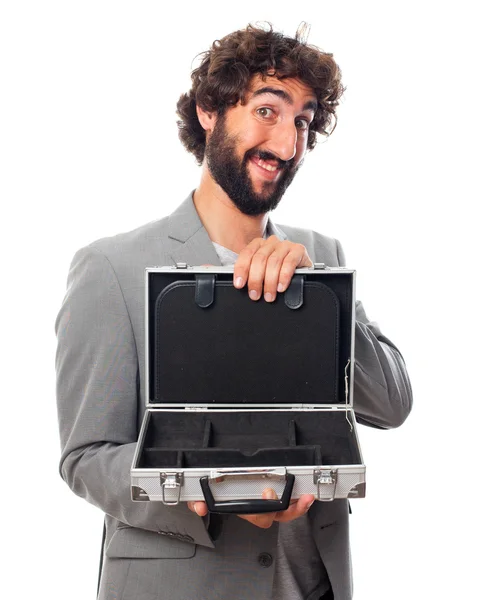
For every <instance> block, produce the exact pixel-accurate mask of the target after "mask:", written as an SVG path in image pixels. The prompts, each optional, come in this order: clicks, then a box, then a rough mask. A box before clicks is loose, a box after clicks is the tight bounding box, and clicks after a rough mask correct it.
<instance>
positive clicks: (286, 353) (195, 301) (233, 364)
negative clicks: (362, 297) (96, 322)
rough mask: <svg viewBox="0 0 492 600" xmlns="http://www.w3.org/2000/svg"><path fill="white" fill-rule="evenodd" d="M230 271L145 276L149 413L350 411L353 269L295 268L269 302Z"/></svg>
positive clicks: (181, 270)
mask: <svg viewBox="0 0 492 600" xmlns="http://www.w3.org/2000/svg"><path fill="white" fill-rule="evenodd" d="M233 272H234V271H233V267H232V266H231V267H216V266H214V267H189V266H187V265H178V266H172V267H152V268H148V269H146V286H145V289H146V301H145V304H146V318H145V322H146V401H147V406H149V407H150V406H152V407H174V408H179V407H188V408H193V407H197V408H198V407H210V408H219V407H227V408H231V409H233V408H238V409H239V408H245V407H256V408H288V407H292V408H299V407H307V408H310V407H313V408H315V407H333V408H352V405H353V402H352V388H353V349H354V348H353V346H354V325H355V311H354V304H355V300H354V297H355V291H354V287H355V271H354V270H352V269H346V268H326V267H324V265H322V266H319V265H318V266H317V268H311V269H297V270H296V273H295V275H294V277H293V279H292V282H291V285H290V286H289V288H288V289H287V290H286V291H285V292H284V293H279V294H277V297H276V300H275V301H274V302H273V303H269V302H266V301H265V300H264V299H263V298H261V299H260V300H258V301H253V300H251V299H250V298H249V296H248V290H247V287H246V288H243V289H241V290H238V289H236V288H235V287H234V286H233V281H232V280H233Z"/></svg>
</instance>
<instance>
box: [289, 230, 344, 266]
mask: <svg viewBox="0 0 492 600" xmlns="http://www.w3.org/2000/svg"><path fill="white" fill-rule="evenodd" d="M278 227H279V229H281V230H282V231H283V232H284V233H285V235H286V236H287V239H288V240H290V241H291V242H296V243H297V244H302V245H303V246H305V247H306V250H307V252H308V254H309V257H310V258H311V260H312V261H313V262H323V263H325V264H326V265H327V266H329V267H338V266H344V257H343V250H342V245H341V244H340V242H339V241H338V240H337V239H336V238H333V237H329V236H327V235H324V234H322V233H319V232H318V231H313V230H312V229H303V228H301V227H291V226H290V225H280V224H279V225H278Z"/></svg>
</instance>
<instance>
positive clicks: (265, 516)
mask: <svg viewBox="0 0 492 600" xmlns="http://www.w3.org/2000/svg"><path fill="white" fill-rule="evenodd" d="M261 497H262V498H263V500H278V496H277V494H276V493H275V490H272V489H271V488H267V489H266V490H264V491H263V493H262V495H261ZM277 514H278V513H277V512H271V513H262V514H259V515H238V516H239V517H241V518H242V519H244V520H246V521H249V522H250V523H252V524H253V525H256V527H261V528H262V529H268V528H269V527H271V526H272V524H273V522H274V521H275V517H276V516H277Z"/></svg>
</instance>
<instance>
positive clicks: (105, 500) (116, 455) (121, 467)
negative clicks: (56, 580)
mask: <svg viewBox="0 0 492 600" xmlns="http://www.w3.org/2000/svg"><path fill="white" fill-rule="evenodd" d="M55 331H56V335H57V339H58V345H57V351H56V394H57V405H58V419H59V427H60V438H61V447H62V456H61V461H60V474H61V476H62V477H63V479H64V480H65V481H66V483H67V484H68V485H69V487H70V488H71V489H72V490H73V491H74V492H75V493H76V494H77V495H79V496H81V497H82V498H85V499H86V500H88V501H89V502H90V503H92V504H94V505H95V506H98V507H99V508H101V509H102V510H103V511H104V512H106V513H107V514H109V515H111V516H113V517H115V518H116V519H118V520H119V521H122V522H123V523H125V524H127V525H130V526H133V527H139V528H142V529H147V530H150V531H163V532H164V531H178V532H180V533H182V534H183V535H187V536H189V537H190V538H192V539H193V541H194V542H195V543H198V544H203V545H205V546H209V547H213V546H214V544H213V542H212V541H211V539H210V536H209V535H208V533H207V530H206V527H205V524H206V521H205V520H203V519H202V518H201V517H199V516H198V515H195V514H193V513H192V512H191V511H190V510H189V509H188V508H187V505H186V503H181V504H179V505H178V506H173V507H168V506H164V505H163V504H161V503H160V502H133V500H132V499H131V495H130V489H131V488H130V469H131V463H132V459H133V455H134V453H135V449H136V441H137V437H138V431H137V428H138V403H139V402H138V398H139V383H138V381H139V369H138V359H137V349H136V343H135V338H134V333H133V329H132V325H131V322H130V318H129V314H128V311H127V307H126V304H125V300H124V297H123V295H122V292H121V288H120V285H119V282H118V279H117V277H116V275H115V272H114V270H113V268H112V265H111V263H110V262H109V260H108V259H107V257H106V256H105V255H104V254H103V253H102V252H100V251H99V250H97V249H96V248H93V247H90V246H88V247H86V248H82V249H81V250H79V251H78V252H77V253H76V254H75V256H74V258H73V260H72V263H71V266H70V271H69V275H68V283H67V292H66V294H65V298H64V300H63V303H62V306H61V309H60V311H59V313H58V316H57V318H56V323H55Z"/></svg>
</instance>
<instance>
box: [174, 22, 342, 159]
mask: <svg viewBox="0 0 492 600" xmlns="http://www.w3.org/2000/svg"><path fill="white" fill-rule="evenodd" d="M267 24H268V25H269V30H266V29H262V28H259V27H255V26H253V25H251V24H250V25H248V26H247V27H246V29H241V30H239V31H234V32H233V33H230V34H229V35H226V36H225V37H223V38H222V39H221V40H215V42H214V43H213V44H212V47H211V48H210V50H208V51H206V52H202V53H201V54H199V55H198V56H201V57H202V61H201V63H200V65H199V66H198V67H197V68H196V69H194V70H193V71H192V73H191V80H192V86H191V89H190V91H189V92H188V93H186V94H182V95H181V96H180V98H179V101H178V103H177V113H178V116H179V117H180V118H179V120H178V122H177V123H178V130H179V139H180V140H181V142H182V144H183V145H184V146H185V148H186V149H187V150H188V152H191V153H192V154H193V155H194V156H195V158H196V160H197V163H198V164H199V165H201V164H202V162H203V158H204V154H205V141H206V138H205V131H204V129H203V128H202V126H201V125H200V122H199V120H198V117H197V114H196V105H197V104H198V105H199V106H200V107H201V108H203V110H205V111H209V112H217V114H218V115H219V116H220V115H223V114H224V113H225V111H226V109H227V108H228V107H231V106H235V105H236V104H237V103H238V102H241V104H243V105H244V104H245V103H246V101H245V97H246V93H247V91H248V85H249V83H250V80H251V78H252V76H253V75H255V74H256V73H259V74H260V75H261V77H262V78H263V79H264V80H265V79H266V77H267V75H274V76H275V77H277V78H278V79H286V78H288V77H293V78H297V79H299V80H300V81H302V82H303V83H304V84H306V85H308V86H309V87H311V88H312V90H313V91H314V93H315V95H316V97H317V101H318V108H317V110H316V113H315V115H314V119H313V121H312V123H311V125H310V127H309V134H308V143H307V148H308V149H309V150H312V149H313V148H314V146H315V145H316V141H317V139H316V134H317V133H320V134H322V135H325V136H328V135H330V134H331V133H332V132H333V130H334V129H335V127H336V123H337V117H336V113H335V110H336V107H337V105H338V103H339V100H340V98H341V96H342V94H343V92H344V91H345V88H344V87H343V86H342V83H341V71H340V68H339V67H338V65H337V63H336V62H335V61H334V59H333V55H332V54H330V53H327V52H323V51H322V50H320V49H319V48H317V47H316V46H312V45H308V44H307V43H306V41H305V40H304V33H305V30H306V25H305V24H301V26H300V27H299V28H298V30H297V32H296V35H295V38H290V37H287V36H285V35H283V34H282V33H278V32H274V31H273V29H272V25H271V23H267Z"/></svg>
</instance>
